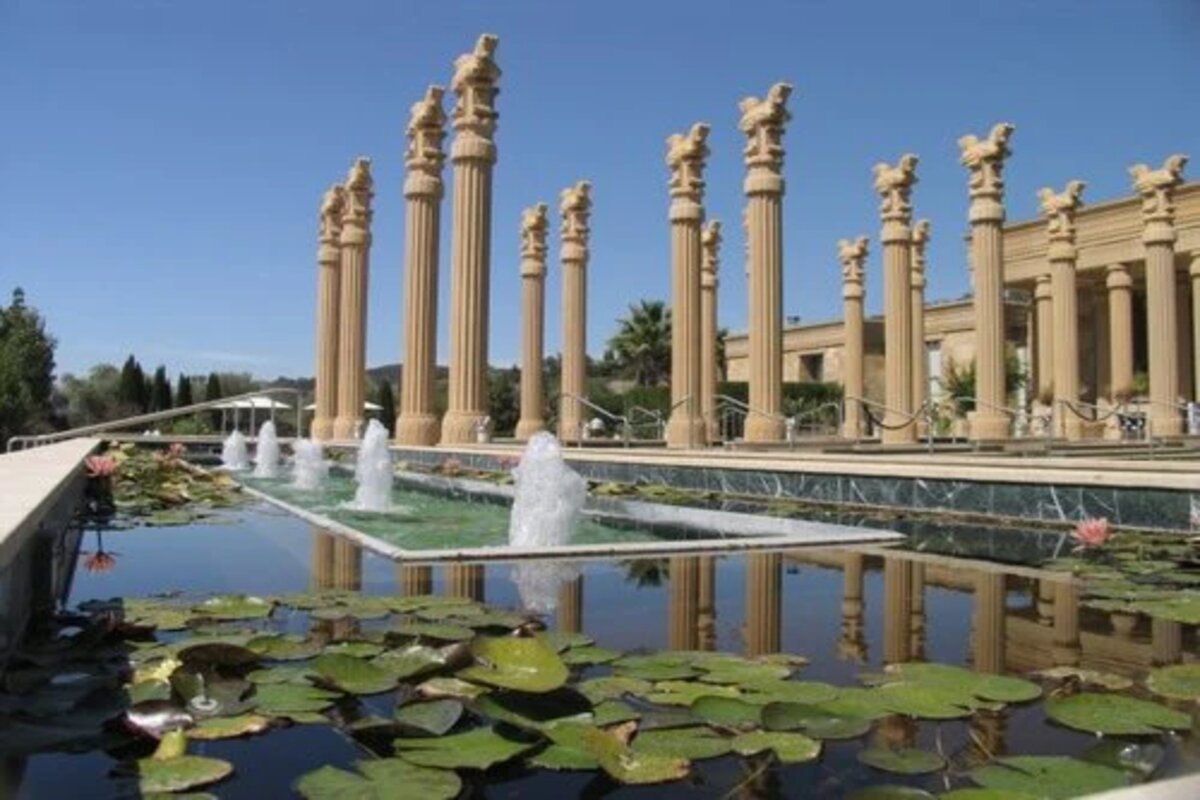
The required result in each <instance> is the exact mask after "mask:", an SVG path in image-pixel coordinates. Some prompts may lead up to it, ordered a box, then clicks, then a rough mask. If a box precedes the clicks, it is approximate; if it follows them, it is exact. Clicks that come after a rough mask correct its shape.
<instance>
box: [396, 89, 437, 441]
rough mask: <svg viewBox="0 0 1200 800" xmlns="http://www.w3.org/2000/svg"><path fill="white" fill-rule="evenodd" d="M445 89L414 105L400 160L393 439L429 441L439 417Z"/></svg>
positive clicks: (431, 91) (428, 93)
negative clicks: (399, 303)
mask: <svg viewBox="0 0 1200 800" xmlns="http://www.w3.org/2000/svg"><path fill="white" fill-rule="evenodd" d="M444 93H445V90H444V89H442V87H440V86H430V87H429V88H428V89H427V90H426V92H425V97H424V98H423V99H421V100H420V101H418V102H417V103H414V104H413V107H412V112H411V115H410V116H409V122H408V152H407V153H406V154H405V158H404V163H405V166H406V167H407V168H408V176H407V177H406V178H405V180H404V200H405V220H404V367H403V369H404V374H403V379H402V380H401V382H400V415H399V416H398V417H397V418H396V441H397V442H399V443H400V444H409V445H433V444H437V440H438V428H439V426H438V418H437V413H436V411H435V409H434V394H433V387H434V382H435V380H436V376H437V304H438V237H439V235H440V233H439V231H440V228H441V205H442V195H443V194H444V190H443V186H442V164H443V163H444V162H445V160H446V156H445V154H444V153H443V152H442V140H443V139H445V138H446V113H445V112H444V111H443V110H442V96H443V94H444Z"/></svg>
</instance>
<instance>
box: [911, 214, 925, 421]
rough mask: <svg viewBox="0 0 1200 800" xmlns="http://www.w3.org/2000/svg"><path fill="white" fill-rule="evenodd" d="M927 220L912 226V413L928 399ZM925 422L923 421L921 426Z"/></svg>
mask: <svg viewBox="0 0 1200 800" xmlns="http://www.w3.org/2000/svg"><path fill="white" fill-rule="evenodd" d="M929 227H930V224H929V220H927V219H923V220H920V221H919V222H917V224H916V225H914V226H913V230H912V250H911V253H910V256H909V258H910V261H911V264H910V268H911V273H910V274H911V275H912V279H911V281H910V284H911V285H910V287H909V288H910V291H911V297H912V301H911V303H910V304H909V305H910V307H911V308H912V311H911V316H912V407H913V409H914V410H916V409H918V408H920V407H921V405H922V404H923V403H924V402H925V401H926V400H928V399H929V358H928V356H926V355H925V284H926V280H925V248H926V246H927V245H928V244H929ZM925 424H926V422H925V421H924V420H922V421H921V422H920V427H921V428H923V427H924V425H925Z"/></svg>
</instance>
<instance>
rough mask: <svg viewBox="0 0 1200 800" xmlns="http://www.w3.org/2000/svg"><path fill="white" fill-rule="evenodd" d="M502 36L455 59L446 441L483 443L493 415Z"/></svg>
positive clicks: (483, 40) (482, 42)
mask: <svg viewBox="0 0 1200 800" xmlns="http://www.w3.org/2000/svg"><path fill="white" fill-rule="evenodd" d="M497 41H498V40H497V39H496V37H495V36H492V35H490V34H484V35H483V36H480V37H479V41H478V42H477V43H476V44H475V50H474V51H473V52H471V53H467V54H465V55H462V56H459V57H458V59H457V60H456V61H455V62H454V78H453V80H452V81H451V88H452V89H453V90H454V93H455V95H456V96H457V100H456V102H455V106H454V115H453V125H454V130H455V132H456V134H455V137H454V144H453V145H452V146H451V149H450V162H451V163H452V164H453V165H454V222H453V225H454V233H453V240H452V244H451V248H450V271H451V274H450V386H449V399H448V403H447V409H446V416H445V417H443V418H442V439H441V441H442V443H443V444H461V443H464V442H473V441H475V438H476V435H477V431H478V427H479V425H480V423H481V422H482V421H483V419H484V418H485V417H487V416H488V391H487V368H488V311H489V298H490V281H491V266H492V167H493V166H494V165H495V163H496V144H495V142H493V141H492V137H493V136H494V135H495V133H496V118H497V117H498V116H499V115H498V114H497V113H496V110H495V100H496V94H497V93H498V92H499V89H497V87H496V82H497V81H498V80H499V79H500V68H499V67H497V66H496V62H495V61H494V60H493V59H492V55H493V53H495V51H496V44H497Z"/></svg>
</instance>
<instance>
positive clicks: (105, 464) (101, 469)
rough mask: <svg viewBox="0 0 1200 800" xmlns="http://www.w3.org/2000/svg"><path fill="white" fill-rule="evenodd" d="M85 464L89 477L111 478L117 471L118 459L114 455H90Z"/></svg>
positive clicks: (84, 461)
mask: <svg viewBox="0 0 1200 800" xmlns="http://www.w3.org/2000/svg"><path fill="white" fill-rule="evenodd" d="M83 465H84V468H85V469H87V475H88V477H89V478H111V477H112V476H113V475H115V474H116V473H117V460H116V459H115V458H113V457H112V456H88V457H87V458H85V459H84V460H83Z"/></svg>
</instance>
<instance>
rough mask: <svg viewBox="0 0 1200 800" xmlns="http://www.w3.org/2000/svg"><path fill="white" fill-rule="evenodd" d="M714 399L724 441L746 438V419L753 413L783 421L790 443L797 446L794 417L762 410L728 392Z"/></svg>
mask: <svg viewBox="0 0 1200 800" xmlns="http://www.w3.org/2000/svg"><path fill="white" fill-rule="evenodd" d="M713 400H714V402H715V403H716V410H717V419H718V427H719V428H720V433H721V439H722V440H723V441H725V442H733V441H736V440H737V439H744V438H745V436H746V420H747V419H748V418H749V417H750V416H751V415H753V416H759V417H766V418H767V419H773V420H775V421H776V422H782V423H783V430H784V435H785V438H786V441H787V443H788V445H789V446H793V447H794V446H795V444H796V421H795V418H794V417H788V416H785V415H783V414H773V413H770V412H767V411H761V410H759V409H757V408H754V407H753V406H751V405H750V404H749V403H746V402H744V401H742V400H739V399H737V398H736V397H730V396H729V395H727V394H718V395H716V396H715V397H714V398H713Z"/></svg>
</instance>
